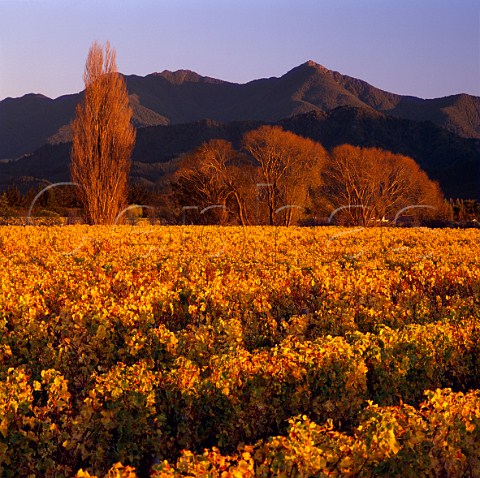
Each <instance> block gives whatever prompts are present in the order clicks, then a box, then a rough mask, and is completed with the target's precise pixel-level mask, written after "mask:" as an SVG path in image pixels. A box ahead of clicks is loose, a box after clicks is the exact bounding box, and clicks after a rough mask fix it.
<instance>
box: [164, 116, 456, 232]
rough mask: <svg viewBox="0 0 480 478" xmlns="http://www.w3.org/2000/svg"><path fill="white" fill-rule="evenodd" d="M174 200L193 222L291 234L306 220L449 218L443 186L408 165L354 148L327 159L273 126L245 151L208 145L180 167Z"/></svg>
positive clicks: (252, 137) (249, 137) (251, 136)
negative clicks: (265, 227) (289, 229)
mask: <svg viewBox="0 0 480 478" xmlns="http://www.w3.org/2000/svg"><path fill="white" fill-rule="evenodd" d="M172 193H173V197H174V200H175V201H176V204H177V206H178V207H183V208H185V209H186V210H188V211H190V210H193V211H195V213H196V216H197V218H196V220H200V219H203V220H204V221H206V220H210V221H212V220H214V221H217V222H220V223H225V222H235V223H239V224H242V225H246V224H270V225H286V226H288V225H290V224H294V223H296V222H298V221H299V220H300V219H301V218H302V217H305V215H306V214H307V215H309V216H310V217H312V216H317V218H318V216H321V217H324V218H325V217H328V218H329V219H331V220H333V219H335V221H336V222H338V221H340V222H342V223H354V224H362V225H368V224H371V223H372V221H378V220H385V221H386V220H394V219H395V217H396V215H397V213H398V212H399V211H401V210H402V209H404V210H405V212H406V213H408V215H410V216H412V215H413V216H414V217H416V218H420V217H422V218H426V217H429V218H432V217H437V218H438V217H442V218H444V219H449V217H448V215H449V213H450V212H451V208H450V207H449V206H448V205H446V204H445V201H444V199H443V195H442V192H441V190H440V188H439V186H438V184H437V183H435V182H433V181H431V180H430V179H429V178H428V176H427V175H426V174H425V172H423V171H422V170H421V169H420V168H419V166H418V165H417V163H416V162H415V161H414V160H413V159H411V158H409V157H406V156H402V155H398V154H393V153H391V152H388V151H383V150H381V149H378V148H361V147H355V146H350V145H343V146H338V147H336V148H334V149H333V150H332V151H331V152H330V153H328V152H327V151H326V150H325V148H323V147H322V146H321V145H320V144H318V143H315V142H313V141H311V140H309V139H305V138H302V137H299V136H297V135H295V134H293V133H290V132H286V131H283V130H282V129H281V128H280V127H276V126H262V127H260V128H258V129H257V130H254V131H251V132H248V133H246V134H245V136H244V137H243V142H242V149H241V151H235V150H234V148H233V146H232V144H231V143H229V142H227V141H223V140H212V141H209V142H207V143H205V144H203V145H202V146H200V147H199V148H198V149H197V150H195V151H194V152H192V153H191V154H189V155H187V156H186V157H185V158H184V159H183V160H182V162H181V164H180V167H179V169H178V171H177V172H176V173H175V174H174V176H173V178H172ZM214 206H215V207H214ZM411 206H414V207H411ZM194 208H195V209H194ZM210 208H211V210H210ZM405 208H408V209H405ZM198 211H200V212H201V211H208V212H209V215H208V216H205V217H204V218H199V217H198ZM334 211H338V213H337V214H334V216H332V212H334ZM191 217H192V218H193V216H191ZM397 217H398V216H397ZM207 218H208V219H207Z"/></svg>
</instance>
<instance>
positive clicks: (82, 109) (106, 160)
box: [71, 42, 135, 224]
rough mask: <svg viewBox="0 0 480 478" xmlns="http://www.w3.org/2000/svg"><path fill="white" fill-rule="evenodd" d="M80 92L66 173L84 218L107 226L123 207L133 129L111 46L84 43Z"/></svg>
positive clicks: (122, 84)
mask: <svg viewBox="0 0 480 478" xmlns="http://www.w3.org/2000/svg"><path fill="white" fill-rule="evenodd" d="M83 79H84V82H85V95H84V98H83V101H82V103H81V104H78V105H77V109H76V117H75V120H74V121H73V124H72V130H73V147H72V152H71V160H72V163H71V177H72V181H73V182H75V183H77V184H78V185H79V186H80V188H79V194H80V198H81V201H82V203H83V205H84V207H85V211H86V215H87V218H88V221H89V222H90V223H92V224H113V223H114V221H115V218H116V217H117V215H118V214H119V212H120V211H121V209H122V208H123V207H124V206H125V202H126V194H127V181H128V175H129V172H130V164H131V160H130V157H131V154H132V151H133V146H134V144H135V129H134V128H133V126H132V125H131V123H130V119H131V117H132V110H131V108H130V106H129V102H128V94H127V89H126V86H125V82H124V80H123V78H122V76H121V75H120V74H119V73H118V72H117V65H116V55H115V50H114V49H113V48H111V47H110V44H109V43H108V42H107V44H106V46H105V48H103V47H102V46H101V45H100V44H98V43H97V42H94V43H93V45H92V46H91V47H90V50H89V53H88V58H87V61H86V65H85V72H84V76H83Z"/></svg>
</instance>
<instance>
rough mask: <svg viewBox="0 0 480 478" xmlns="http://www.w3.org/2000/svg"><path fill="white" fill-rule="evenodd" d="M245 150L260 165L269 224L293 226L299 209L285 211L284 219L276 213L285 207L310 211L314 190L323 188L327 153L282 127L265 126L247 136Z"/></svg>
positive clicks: (244, 144) (244, 141)
mask: <svg viewBox="0 0 480 478" xmlns="http://www.w3.org/2000/svg"><path fill="white" fill-rule="evenodd" d="M243 146H244V149H245V150H246V151H247V152H248V153H249V154H250V155H251V156H252V157H253V158H254V159H255V160H256V161H257V163H258V165H259V183H260V184H262V185H263V186H265V187H264V193H263V194H262V196H263V195H264V197H265V201H266V204H267V209H268V222H269V224H270V225H275V224H279V223H283V224H284V225H287V226H288V225H290V224H291V223H292V221H293V216H294V214H298V209H295V208H288V209H285V210H284V212H283V214H282V216H281V217H282V218H283V219H281V218H280V217H276V215H275V211H277V210H278V209H279V208H280V207H282V206H287V207H288V206H292V205H294V206H298V207H300V208H304V207H306V205H307V201H308V198H309V189H310V187H311V186H313V185H318V184H319V180H320V177H319V173H320V170H321V167H322V165H323V162H324V159H325V157H326V155H327V153H326V151H325V149H324V148H323V146H321V145H320V144H318V143H315V142H314V141H312V140H310V139H306V138H302V137H300V136H297V135H296V134H294V133H290V132H288V131H284V130H283V129H282V128H280V127H278V126H261V127H260V128H258V129H256V130H254V131H250V132H248V133H246V134H245V136H244V138H243Z"/></svg>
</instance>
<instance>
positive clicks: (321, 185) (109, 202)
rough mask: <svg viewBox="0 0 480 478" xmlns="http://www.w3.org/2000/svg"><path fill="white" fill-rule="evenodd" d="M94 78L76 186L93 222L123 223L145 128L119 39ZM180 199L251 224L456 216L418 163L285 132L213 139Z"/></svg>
mask: <svg viewBox="0 0 480 478" xmlns="http://www.w3.org/2000/svg"><path fill="white" fill-rule="evenodd" d="M84 82H85V93H84V97H83V100H82V102H81V103H80V104H79V105H78V106H77V109H76V117H75V120H74V121H73V123H72V132H73V146H72V152H71V180H72V185H74V186H75V188H76V194H77V198H78V200H79V203H80V204H82V205H83V207H84V210H85V215H86V219H87V221H88V222H89V223H92V224H113V223H115V222H116V220H117V218H118V216H119V214H120V212H121V211H122V210H123V209H124V208H125V207H126V206H127V205H128V201H127V200H128V196H127V194H128V177H129V173H130V164H131V159H130V158H131V154H132V151H133V147H134V144H135V129H134V128H133V126H132V124H131V117H132V109H131V107H130V105H129V99H128V93H127V89H126V85H125V82H124V80H123V78H122V77H121V75H120V74H119V73H118V72H117V66H116V55H115V50H114V49H112V48H111V47H110V44H109V43H107V45H106V46H105V48H104V47H102V46H101V45H99V44H98V43H94V44H93V45H92V47H91V48H90V51H89V54H88V58H87V61H86V65H85V72H84ZM49 195H51V192H50V193H49ZM172 203H173V204H175V205H176V208H177V211H180V214H182V215H183V218H184V220H185V219H186V216H187V214H188V216H189V217H188V221H189V222H201V223H202V222H203V223H205V222H215V223H222V224H226V223H237V224H242V225H247V224H269V225H285V226H288V225H291V224H295V223H298V222H299V220H300V219H302V218H305V217H306V216H310V218H314V217H315V216H317V219H318V216H323V217H326V216H327V217H329V219H332V218H333V217H334V216H335V220H336V222H338V221H340V222H348V223H355V224H362V225H367V224H370V223H372V221H379V220H387V219H388V220H392V219H396V217H398V216H397V214H398V213H399V212H400V211H402V210H405V211H407V210H408V211H409V212H410V214H413V215H414V216H416V217H418V216H421V217H434V216H435V217H439V216H440V217H443V218H446V217H445V216H446V215H448V211H450V212H451V208H448V207H446V206H445V203H444V200H443V196H442V193H441V191H440V188H439V187H438V185H437V184H436V183H434V182H432V181H430V180H429V178H428V177H427V175H426V174H425V173H424V172H423V171H422V170H421V169H420V168H419V166H418V165H417V164H416V163H415V161H414V160H413V159H411V158H408V157H406V156H402V155H398V154H393V153H390V152H388V151H383V150H381V149H378V148H360V147H354V146H349V145H343V146H339V147H337V148H334V149H333V150H332V151H331V152H327V151H326V150H325V148H324V147H323V146H321V145H320V144H318V143H315V142H314V141H312V140H310V139H306V138H302V137H300V136H297V135H295V134H293V133H290V132H286V131H283V130H282V129H281V128H280V127H276V126H262V127H260V128H258V129H256V130H254V131H250V132H248V133H246V134H245V135H244V137H243V141H242V146H241V149H240V150H238V151H237V150H235V149H234V148H233V146H232V144H231V143H229V142H227V141H223V140H213V141H209V142H207V143H205V144H203V145H201V146H200V147H199V148H198V149H197V150H195V151H193V152H192V153H190V154H188V155H186V156H185V157H184V158H183V159H182V161H181V164H180V167H179V169H178V171H177V172H176V173H174V175H173V177H172V178H171V197H170V198H169V201H167V205H171V204H172ZM337 212H338V213H337ZM329 215H330V216H329ZM194 216H195V217H194ZM447 219H448V217H447Z"/></svg>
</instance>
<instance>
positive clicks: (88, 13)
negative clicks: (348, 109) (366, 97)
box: [0, 0, 480, 99]
mask: <svg viewBox="0 0 480 478" xmlns="http://www.w3.org/2000/svg"><path fill="white" fill-rule="evenodd" d="M479 22H480V0H288V1H287V0H169V1H166V0H137V1H135V0H0V99H3V98H5V97H8V96H12V97H17V96H22V95H23V94H25V93H31V92H34V93H43V94H45V95H47V96H50V97H52V98H55V97H57V96H60V95H63V94H68V93H75V92H77V91H80V90H81V89H83V82H82V74H83V67H84V64H85V58H86V56H87V53H88V48H89V46H90V45H91V43H92V41H94V40H98V41H100V42H102V43H104V42H105V41H106V40H110V43H111V44H112V46H114V47H115V48H116V50H117V63H118V68H119V70H120V71H121V72H122V73H126V74H137V75H146V74H148V73H152V72H154V71H162V70H164V69H168V70H177V69H189V70H193V71H196V72H197V73H200V74H202V75H206V76H212V77H215V78H220V79H223V80H228V81H233V82H237V83H246V82H248V81H250V80H253V79H258V78H263V77H270V76H281V75H282V74H284V73H286V72H287V71H288V70H290V69H291V68H293V67H295V66H297V65H299V64H300V63H303V62H305V61H307V60H314V61H316V62H317V63H320V64H322V65H324V66H325V67H327V68H329V69H332V70H337V71H340V72H341V73H344V74H347V75H350V76H353V77H356V78H361V79H363V80H365V81H368V82H369V83H371V84H372V85H374V86H377V87H379V88H382V89H384V90H387V91H391V92H394V93H399V94H408V95H414V96H420V97H423V98H433V97H439V96H446V95H450V94H455V93H462V92H463V93H470V94H474V95H477V96H480V71H479V70H480V67H479V64H480V51H479V50H480V35H479V30H480V28H479Z"/></svg>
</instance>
